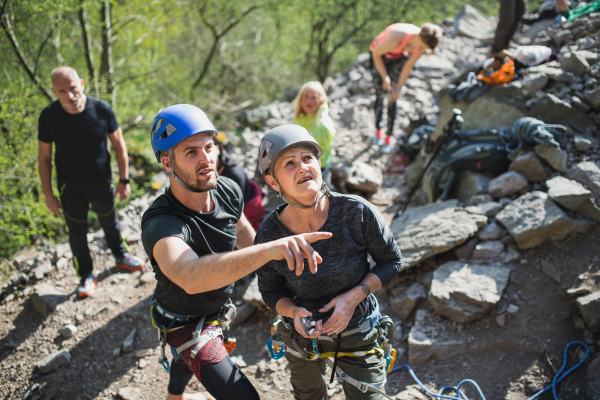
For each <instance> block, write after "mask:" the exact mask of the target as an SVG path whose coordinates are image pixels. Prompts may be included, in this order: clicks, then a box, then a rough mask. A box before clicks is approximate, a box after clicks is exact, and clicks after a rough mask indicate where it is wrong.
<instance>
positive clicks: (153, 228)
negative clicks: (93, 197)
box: [142, 176, 244, 315]
mask: <svg viewBox="0 0 600 400" xmlns="http://www.w3.org/2000/svg"><path fill="white" fill-rule="evenodd" d="M210 194H211V196H212V199H213V201H214V204H215V209H214V210H213V211H212V212H210V213H205V214H201V213H198V212H196V211H192V210H190V209H189V208H187V207H186V206H184V205H183V204H181V202H180V201H179V200H177V198H176V197H175V196H174V195H173V192H171V190H170V189H169V188H167V189H166V191H165V193H164V194H163V195H161V196H159V197H158V198H157V199H156V200H155V201H154V203H152V205H151V206H150V207H149V208H148V210H146V212H145V213H144V216H143V217H142V242H143V244H144V249H145V250H146V254H148V257H149V258H150V263H151V264H152V268H153V269H154V273H155V276H156V281H157V284H156V292H155V294H154V296H155V298H156V300H157V301H158V303H159V304H160V305H161V306H162V307H164V308H165V309H166V310H168V311H171V312H173V313H176V314H184V315H208V314H212V313H214V312H216V311H218V310H219V309H220V308H221V307H223V305H224V304H225V302H226V301H227V299H229V297H230V295H231V292H232V290H233V284H231V285H228V286H225V287H223V288H220V289H216V290H212V291H210V292H205V293H198V294H188V293H186V292H185V290H183V289H182V288H181V287H180V286H178V285H176V284H175V283H173V282H171V281H170V280H169V278H167V277H166V276H165V274H163V272H162V271H161V269H160V266H159V265H158V264H157V262H156V260H155V259H154V257H153V256H152V251H153V249H154V245H155V244H156V242H158V241H159V240H160V239H162V238H164V237H168V236H175V237H178V238H180V239H181V240H183V241H184V242H185V243H186V244H187V245H188V246H190V248H191V249H192V250H194V251H195V252H196V254H197V255H198V256H199V257H201V256H204V255H208V254H217V253H223V252H228V251H232V250H233V249H234V248H235V242H236V228H237V222H238V220H239V219H240V217H241V215H242V210H243V209H244V199H243V197H242V193H241V191H240V188H239V186H238V185H237V184H236V183H235V182H233V181H232V180H230V179H228V178H225V177H223V176H219V177H218V178H217V187H216V188H215V189H213V190H211V191H210Z"/></svg>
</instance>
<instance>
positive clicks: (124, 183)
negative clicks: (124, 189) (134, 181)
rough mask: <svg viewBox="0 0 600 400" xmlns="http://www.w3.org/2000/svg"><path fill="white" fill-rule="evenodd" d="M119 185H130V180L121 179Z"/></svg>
mask: <svg viewBox="0 0 600 400" xmlns="http://www.w3.org/2000/svg"><path fill="white" fill-rule="evenodd" d="M119 183H122V184H123V185H129V178H127V179H120V180H119Z"/></svg>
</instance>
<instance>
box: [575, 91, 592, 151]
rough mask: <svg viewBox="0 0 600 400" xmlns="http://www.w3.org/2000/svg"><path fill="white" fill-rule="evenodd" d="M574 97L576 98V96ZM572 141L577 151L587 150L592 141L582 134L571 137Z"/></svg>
mask: <svg viewBox="0 0 600 400" xmlns="http://www.w3.org/2000/svg"><path fill="white" fill-rule="evenodd" d="M573 97H575V96H573ZM575 98H576V99H577V97H575ZM582 104H583V103H582ZM573 141H574V142H575V147H576V148H577V150H579V151H587V150H588V149H589V148H590V147H591V146H592V141H591V140H590V139H588V138H586V137H583V136H575V138H573Z"/></svg>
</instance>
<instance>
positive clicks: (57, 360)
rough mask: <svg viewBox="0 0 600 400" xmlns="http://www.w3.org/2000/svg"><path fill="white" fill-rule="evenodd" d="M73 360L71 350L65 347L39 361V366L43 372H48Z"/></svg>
mask: <svg viewBox="0 0 600 400" xmlns="http://www.w3.org/2000/svg"><path fill="white" fill-rule="evenodd" d="M70 362H71V354H70V353H69V350H67V349H63V350H60V351H57V352H56V353H52V354H50V355H49V356H48V357H46V358H44V359H43V360H41V361H39V362H38V363H37V367H38V369H39V370H40V372H41V373H42V374H47V373H49V372H52V371H54V370H55V369H57V368H59V367H61V366H63V365H65V364H68V363H70Z"/></svg>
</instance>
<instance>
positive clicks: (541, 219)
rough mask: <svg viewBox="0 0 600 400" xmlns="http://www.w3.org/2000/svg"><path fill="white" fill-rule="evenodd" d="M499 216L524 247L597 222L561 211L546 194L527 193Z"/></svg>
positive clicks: (500, 220) (565, 234) (581, 230)
mask: <svg viewBox="0 0 600 400" xmlns="http://www.w3.org/2000/svg"><path fill="white" fill-rule="evenodd" d="M496 219H497V220H498V221H499V222H500V223H501V224H502V225H503V226H504V227H505V228H506V229H507V230H508V232H509V233H510V234H511V236H512V237H513V238H514V239H515V241H516V242H517V245H518V246H519V248H521V249H530V248H532V247H535V246H539V245H540V244H542V243H544V242H546V241H548V240H550V239H562V238H564V237H565V236H567V235H568V234H570V233H573V232H583V231H585V230H587V229H590V228H591V227H592V226H593V225H594V224H593V223H591V222H588V221H580V220H575V219H573V218H571V217H569V216H568V215H567V214H566V213H565V212H564V211H563V210H561V209H560V208H559V207H558V206H557V205H556V204H555V203H554V202H553V201H552V199H551V198H550V197H549V196H548V194H547V193H544V192H539V191H534V192H529V193H526V194H524V195H523V196H521V197H519V198H518V199H516V200H515V201H513V202H512V203H511V204H509V205H507V206H506V207H505V208H504V209H503V210H502V211H500V212H499V213H498V215H496Z"/></svg>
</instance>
